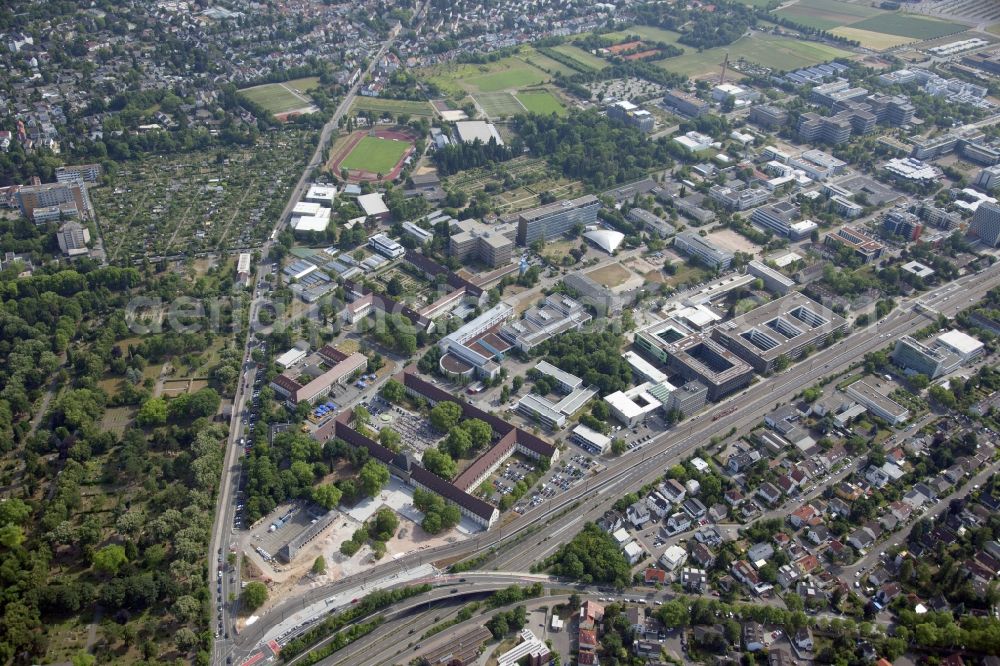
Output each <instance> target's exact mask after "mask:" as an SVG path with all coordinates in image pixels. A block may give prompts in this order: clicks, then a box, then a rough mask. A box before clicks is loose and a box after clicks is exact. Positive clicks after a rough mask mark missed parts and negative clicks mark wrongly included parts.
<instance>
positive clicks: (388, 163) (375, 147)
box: [340, 136, 410, 174]
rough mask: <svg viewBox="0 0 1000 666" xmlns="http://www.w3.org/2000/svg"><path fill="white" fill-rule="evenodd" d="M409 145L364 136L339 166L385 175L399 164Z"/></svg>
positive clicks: (402, 142)
mask: <svg viewBox="0 0 1000 666" xmlns="http://www.w3.org/2000/svg"><path fill="white" fill-rule="evenodd" d="M409 147H410V144H408V143H406V142H405V141H393V140H392V139H379V138H376V137H373V136H366V137H364V138H363V139H361V141H359V142H358V144H357V145H356V146H354V149H353V150H352V151H351V153H350V154H349V155H348V156H347V157H346V158H344V161H343V162H341V163H340V166H341V167H343V168H346V169H359V170H361V171H370V172H372V173H382V174H387V173H389V172H390V171H392V168H393V167H394V166H396V164H398V163H399V160H400V158H402V157H403V154H404V153H406V150H407V149H408V148H409Z"/></svg>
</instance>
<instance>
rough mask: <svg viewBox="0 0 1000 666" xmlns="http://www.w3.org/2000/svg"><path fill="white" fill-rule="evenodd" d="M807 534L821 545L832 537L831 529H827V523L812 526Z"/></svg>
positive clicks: (815, 542) (811, 539)
mask: <svg viewBox="0 0 1000 666" xmlns="http://www.w3.org/2000/svg"><path fill="white" fill-rule="evenodd" d="M806 536H808V537H809V540H810V541H812V542H813V543H814V544H816V545H817V546H821V545H823V544H824V543H826V541H827V539H829V538H830V530H829V529H827V527H826V525H817V526H816V527H810V528H809V531H808V532H807V533H806Z"/></svg>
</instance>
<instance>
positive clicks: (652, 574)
mask: <svg viewBox="0 0 1000 666" xmlns="http://www.w3.org/2000/svg"><path fill="white" fill-rule="evenodd" d="M643 580H644V581H645V582H646V585H656V584H659V585H663V584H665V583H666V582H667V572H666V571H664V570H663V569H657V568H655V567H648V568H647V569H646V571H645V573H644V576H643Z"/></svg>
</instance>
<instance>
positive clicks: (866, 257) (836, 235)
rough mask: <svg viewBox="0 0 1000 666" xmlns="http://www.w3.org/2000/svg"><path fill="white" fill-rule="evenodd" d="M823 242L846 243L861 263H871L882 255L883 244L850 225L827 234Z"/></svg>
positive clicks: (829, 243)
mask: <svg viewBox="0 0 1000 666" xmlns="http://www.w3.org/2000/svg"><path fill="white" fill-rule="evenodd" d="M824 242H826V243H827V244H828V245H846V246H847V247H849V248H851V249H852V250H854V254H856V255H857V256H858V258H859V259H861V261H862V262H863V263H866V264H868V263H871V262H873V261H875V260H877V259H878V258H879V257H881V256H882V252H883V251H884V250H885V246H884V245H882V243H880V242H878V241H877V240H875V239H874V238H873V237H871V236H869V235H868V234H866V233H865V232H863V231H859V230H858V229H854V228H852V227H841V228H840V229H837V231H835V232H833V233H830V234H827V236H826V238H825V240H824Z"/></svg>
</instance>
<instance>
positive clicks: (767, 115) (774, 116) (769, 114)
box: [749, 104, 788, 130]
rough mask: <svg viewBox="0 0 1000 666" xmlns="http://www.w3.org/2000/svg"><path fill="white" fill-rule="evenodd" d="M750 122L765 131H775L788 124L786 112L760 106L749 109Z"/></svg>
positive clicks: (778, 108)
mask: <svg viewBox="0 0 1000 666" xmlns="http://www.w3.org/2000/svg"><path fill="white" fill-rule="evenodd" d="M749 120H750V122H752V123H753V124H755V125H757V126H758V127H763V128H764V129H767V130H776V129H780V128H782V127H784V125H785V123H786V122H788V112H787V111H785V110H784V109H782V108H780V107H777V106H771V105H769V104H760V105H758V106H755V107H753V108H752V109H750V118H749Z"/></svg>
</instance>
